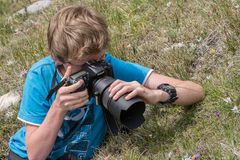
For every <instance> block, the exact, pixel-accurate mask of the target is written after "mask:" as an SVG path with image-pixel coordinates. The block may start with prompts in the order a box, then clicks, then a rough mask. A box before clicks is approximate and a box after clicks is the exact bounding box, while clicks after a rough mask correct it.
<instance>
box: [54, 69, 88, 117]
mask: <svg viewBox="0 0 240 160" xmlns="http://www.w3.org/2000/svg"><path fill="white" fill-rule="evenodd" d="M71 72H72V70H71V66H68V67H67V70H66V72H65V74H64V77H63V78H66V77H69V76H70V75H71ZM83 83H84V81H83V80H80V81H78V82H77V83H74V84H73V85H70V86H63V87H61V88H60V89H59V90H58V92H57V95H56V99H55V100H54V106H56V107H58V108H59V109H61V110H62V111H64V112H67V111H69V110H73V109H76V108H79V107H82V106H84V105H86V104H87V103H88V98H89V95H88V92H87V89H85V90H84V91H81V92H74V91H75V90H77V89H78V88H79V87H81V86H82V85H83ZM73 92H74V93H73Z"/></svg>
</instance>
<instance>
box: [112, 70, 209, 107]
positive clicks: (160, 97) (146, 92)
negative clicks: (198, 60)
mask: <svg viewBox="0 0 240 160" xmlns="http://www.w3.org/2000/svg"><path fill="white" fill-rule="evenodd" d="M161 83H168V84H170V85H172V86H174V87H175V88H176V91H177V96H178V97H179V98H178V100H177V101H175V104H179V105H191V104H194V103H196V102H198V101H200V100H202V99H203V97H204V92H203V88H202V87H201V86H200V85H198V84H196V83H193V82H191V81H182V80H179V79H175V78H171V77H167V76H164V75H160V74H157V73H155V72H152V73H151V74H150V75H149V77H148V79H147V81H146V82H145V84H144V85H140V84H139V83H138V82H136V81H134V82H123V81H120V80H117V81H115V82H114V83H113V84H112V85H111V86H110V87H109V92H110V95H109V96H110V97H111V98H113V99H114V100H116V99H118V98H119V97H120V96H121V95H123V94H126V93H128V96H126V99H131V98H133V97H135V96H140V97H141V98H143V99H144V100H145V102H146V103H149V104H157V103H159V102H164V101H166V100H168V99H169V95H168V93H166V92H164V91H162V90H159V89H157V86H158V85H159V84H161Z"/></svg>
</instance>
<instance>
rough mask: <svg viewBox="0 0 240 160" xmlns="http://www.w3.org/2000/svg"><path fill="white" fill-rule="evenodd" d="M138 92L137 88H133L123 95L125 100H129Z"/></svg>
mask: <svg viewBox="0 0 240 160" xmlns="http://www.w3.org/2000/svg"><path fill="white" fill-rule="evenodd" d="M138 94H139V91H138V90H134V91H132V92H130V93H129V94H128V95H127V96H126V97H125V99H126V100H130V99H132V98H134V97H136V96H138Z"/></svg>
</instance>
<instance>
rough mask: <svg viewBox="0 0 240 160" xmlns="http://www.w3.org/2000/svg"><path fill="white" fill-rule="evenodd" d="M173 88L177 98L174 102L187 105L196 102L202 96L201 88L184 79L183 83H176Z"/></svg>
mask: <svg viewBox="0 0 240 160" xmlns="http://www.w3.org/2000/svg"><path fill="white" fill-rule="evenodd" d="M175 88H176V91H177V97H178V99H177V100H176V101H175V102H174V104H178V105H183V106H187V105H192V104H194V103H197V102H199V101H201V100H202V99H203V98H204V91H203V88H202V87H201V86H200V85H198V84H196V83H193V82H191V81H184V82H183V83H180V84H178V85H176V86H175Z"/></svg>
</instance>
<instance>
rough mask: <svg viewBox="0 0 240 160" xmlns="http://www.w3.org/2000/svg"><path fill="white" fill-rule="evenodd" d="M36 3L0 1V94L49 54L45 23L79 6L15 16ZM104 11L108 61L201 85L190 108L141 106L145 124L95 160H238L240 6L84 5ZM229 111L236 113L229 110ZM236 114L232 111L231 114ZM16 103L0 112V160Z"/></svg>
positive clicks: (116, 0) (233, 0) (103, 1)
mask: <svg viewBox="0 0 240 160" xmlns="http://www.w3.org/2000/svg"><path fill="white" fill-rule="evenodd" d="M32 2H34V0H21V1H16V0H12V1H9V0H1V1H0V70H1V76H0V86H1V87H0V95H3V94H5V93H7V92H9V91H13V90H14V91H16V92H18V93H20V94H21V92H22V87H23V83H24V74H25V72H26V71H27V70H28V69H29V67H30V66H31V65H32V64H33V63H34V62H36V61H37V60H39V59H41V58H42V57H44V56H46V55H47V44H46V30H47V25H48V21H49V19H50V17H51V16H52V15H53V14H54V13H55V12H56V11H57V10H58V9H59V8H61V7H63V6H65V5H67V4H77V3H78V4H79V3H80V2H79V1H77V0H53V2H52V4H51V6H50V7H49V8H48V9H45V10H43V11H41V12H39V13H35V14H25V15H21V16H19V15H15V14H14V13H16V11H18V10H19V9H21V8H24V7H26V6H28V5H29V4H30V3H32ZM81 3H82V4H85V5H87V6H91V7H93V8H95V9H97V10H98V11H99V12H101V13H103V15H104V16H105V17H106V19H107V22H108V24H109V28H110V31H111V36H112V38H111V39H112V41H111V45H110V46H109V48H108V51H110V52H111V53H112V54H113V55H115V56H117V57H119V58H122V59H124V60H129V61H133V62H137V63H140V64H142V65H145V66H147V67H151V68H153V69H155V70H156V71H157V72H159V73H162V74H165V75H169V76H173V77H176V78H180V79H184V80H188V79H190V80H192V81H195V82H197V83H200V84H202V85H203V87H204V90H205V92H206V97H205V99H204V101H202V102H201V103H199V104H196V105H194V106H190V107H181V106H161V105H156V106H147V110H146V111H145V113H144V114H145V119H146V120H145V123H144V125H142V126H141V127H140V128H138V129H136V130H134V131H132V132H131V134H129V135H126V134H120V135H118V136H116V137H109V138H108V139H107V140H106V144H105V145H104V146H103V147H102V148H100V149H99V151H98V152H97V153H96V155H95V156H94V159H124V160H127V159H129V160H134V159H146V160H147V159H156V160H159V159H160V160H166V159H173V160H175V159H176V160H178V159H179V160H181V159H184V160H185V159H186V160H187V159H191V157H192V156H194V155H195V156H196V155H198V156H200V158H198V159H203V160H205V159H223V160H225V159H226V160H230V159H231V160H234V159H236V160H237V159H240V125H239V119H240V110H238V109H239V108H240V89H239V87H240V1H239V0H210V1H209V0H201V1H198V0H82V1H81ZM234 107H235V108H234ZM233 108H234V110H233ZM18 110H19V103H18V104H16V105H13V106H10V107H9V109H6V110H2V111H0V159H6V155H7V153H8V144H7V143H8V140H9V137H10V136H11V135H12V134H13V133H14V132H15V131H16V130H17V129H18V128H19V127H20V126H22V123H21V122H19V121H18V120H17V119H16V117H17V112H18Z"/></svg>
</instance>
